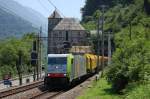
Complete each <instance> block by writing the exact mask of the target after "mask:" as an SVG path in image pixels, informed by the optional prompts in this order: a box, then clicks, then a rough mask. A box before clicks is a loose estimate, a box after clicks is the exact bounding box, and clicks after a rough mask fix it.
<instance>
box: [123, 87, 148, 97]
mask: <svg viewBox="0 0 150 99" xmlns="http://www.w3.org/2000/svg"><path fill="white" fill-rule="evenodd" d="M126 90H127V92H126V95H125V99H150V84H130V85H128V87H127V88H126Z"/></svg>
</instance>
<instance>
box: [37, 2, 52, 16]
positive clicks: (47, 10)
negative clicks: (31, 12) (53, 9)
mask: <svg viewBox="0 0 150 99" xmlns="http://www.w3.org/2000/svg"><path fill="white" fill-rule="evenodd" d="M37 1H38V2H39V4H40V5H41V6H42V7H43V8H44V9H45V10H46V12H47V13H49V12H50V11H49V9H48V8H47V7H46V6H45V5H44V4H43V3H42V2H41V0H37Z"/></svg>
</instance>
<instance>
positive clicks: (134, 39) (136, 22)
mask: <svg viewBox="0 0 150 99" xmlns="http://www.w3.org/2000/svg"><path fill="white" fill-rule="evenodd" d="M99 1H101V2H102V1H103V3H104V4H105V5H108V8H107V10H105V14H104V19H105V22H104V31H111V32H113V33H114V34H115V46H116V51H115V52H114V53H113V57H112V65H111V66H110V67H109V70H108V72H107V78H108V80H109V82H111V84H112V88H113V89H115V90H116V91H117V92H120V91H121V90H122V89H124V88H125V87H126V85H127V84H128V83H132V82H142V83H143V82H144V83H149V82H150V79H149V78H150V46H149V45H150V34H149V33H150V18H149V12H150V11H149V4H150V1H149V0H99ZM105 1H106V2H107V3H106V2H105ZM95 2H96V0H87V2H86V4H85V6H84V10H86V9H87V11H86V12H85V13H83V23H84V24H86V23H88V25H89V26H90V24H89V22H90V21H91V20H89V21H87V22H84V18H85V16H86V15H88V16H91V17H93V18H95V19H96V17H94V16H95V14H94V13H96V12H97V9H99V8H98V7H99V6H101V5H102V3H101V2H97V3H95ZM108 2H109V3H108ZM90 4H93V6H94V7H96V8H95V9H92V6H89V5H90ZM100 11H101V9H100ZM95 24H96V23H95ZM90 29H91V28H90ZM93 29H94V28H93ZM130 29H131V30H130ZM130 33H131V39H130Z"/></svg>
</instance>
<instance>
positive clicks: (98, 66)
mask: <svg viewBox="0 0 150 99" xmlns="http://www.w3.org/2000/svg"><path fill="white" fill-rule="evenodd" d="M99 27H100V16H99V18H98V24H97V71H96V72H97V73H98V72H99V70H100V65H99V63H100V60H99V56H100V28H99Z"/></svg>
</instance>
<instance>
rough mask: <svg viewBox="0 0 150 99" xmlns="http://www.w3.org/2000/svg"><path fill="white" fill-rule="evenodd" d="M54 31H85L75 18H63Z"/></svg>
mask: <svg viewBox="0 0 150 99" xmlns="http://www.w3.org/2000/svg"><path fill="white" fill-rule="evenodd" d="M53 30H85V29H84V28H83V27H82V26H81V24H80V23H79V21H78V20H77V19H75V18H63V19H62V20H61V21H60V22H59V23H58V25H57V26H56V27H55V28H54V29H53Z"/></svg>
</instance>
